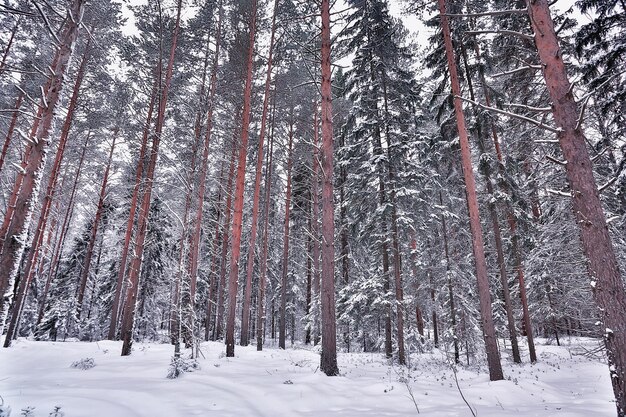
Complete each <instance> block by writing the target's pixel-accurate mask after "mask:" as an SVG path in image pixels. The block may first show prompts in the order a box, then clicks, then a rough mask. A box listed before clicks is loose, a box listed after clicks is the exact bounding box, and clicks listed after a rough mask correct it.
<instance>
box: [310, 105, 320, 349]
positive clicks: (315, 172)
mask: <svg viewBox="0 0 626 417" xmlns="http://www.w3.org/2000/svg"><path fill="white" fill-rule="evenodd" d="M313 123H314V124H313V160H312V161H311V165H312V166H311V171H312V173H311V236H312V238H311V257H312V258H313V297H312V299H313V313H312V314H313V344H314V345H316V346H317V344H318V343H319V342H320V317H319V316H320V279H321V278H320V273H321V270H320V242H321V236H320V225H319V217H320V209H319V199H320V197H319V181H320V174H319V172H320V169H319V168H320V158H319V150H320V149H319V133H318V127H317V126H318V116H317V103H315V109H314V122H313Z"/></svg>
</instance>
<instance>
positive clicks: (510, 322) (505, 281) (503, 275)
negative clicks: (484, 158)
mask: <svg viewBox="0 0 626 417" xmlns="http://www.w3.org/2000/svg"><path fill="white" fill-rule="evenodd" d="M461 54H462V55H463V67H464V69H465V75H466V79H467V86H468V89H469V93H470V97H471V99H472V101H475V100H476V97H475V94H474V85H473V82H472V77H471V74H470V70H469V67H468V60H469V59H468V57H467V50H466V49H465V45H464V44H463V43H461ZM482 83H483V88H484V89H485V92H487V91H486V90H487V89H486V87H485V85H484V78H483V79H482ZM475 110H477V109H475ZM492 129H495V126H492ZM492 133H493V134H495V131H492ZM476 136H477V137H476V143H477V145H478V150H479V152H480V154H481V155H486V154H487V151H486V149H485V143H484V141H483V139H484V138H483V129H482V125H481V122H480V121H478V123H477V126H476ZM495 143H498V141H497V140H495ZM495 143H494V144H495ZM496 149H497V151H496V154H497V155H500V157H501V154H500V147H499V143H498V146H497V147H496ZM480 171H482V174H483V176H484V177H485V183H486V185H487V194H488V195H489V199H490V200H493V202H491V201H489V202H488V203H487V210H488V211H489V217H490V220H491V228H492V229H493V238H494V243H495V246H496V259H497V262H498V267H499V269H500V283H501V285H502V294H503V296H504V310H505V312H506V319H507V329H508V331H509V339H510V340H511V351H512V353H513V362H515V363H522V358H521V356H520V352H519V345H518V344H517V331H516V330H515V318H514V317H513V303H512V301H511V290H510V289H509V278H508V274H507V272H506V261H505V259H504V245H503V244H502V232H501V229H500V220H499V219H498V211H497V209H496V203H495V191H494V189H493V184H492V182H491V167H490V166H489V164H488V163H487V164H481V166H480ZM510 218H513V216H512V214H510ZM512 231H513V232H514V231H515V230H514V229H512Z"/></svg>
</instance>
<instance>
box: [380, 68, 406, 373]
mask: <svg viewBox="0 0 626 417" xmlns="http://www.w3.org/2000/svg"><path fill="white" fill-rule="evenodd" d="M381 77H382V82H383V106H384V111H385V138H386V139H387V176H388V179H389V186H390V188H391V189H390V191H389V202H390V203H391V247H392V249H393V277H394V284H395V287H396V328H397V332H398V362H399V363H400V365H404V364H405V363H406V359H405V355H404V311H403V307H404V305H403V302H404V289H403V287H402V258H401V256H400V243H399V241H398V208H397V204H396V190H395V187H396V183H395V182H396V181H395V171H394V167H393V164H392V162H391V161H392V160H393V159H392V157H393V155H392V154H391V147H392V143H391V134H390V129H389V120H390V119H391V115H390V113H389V101H388V96H387V77H386V75H385V74H384V73H383V74H381Z"/></svg>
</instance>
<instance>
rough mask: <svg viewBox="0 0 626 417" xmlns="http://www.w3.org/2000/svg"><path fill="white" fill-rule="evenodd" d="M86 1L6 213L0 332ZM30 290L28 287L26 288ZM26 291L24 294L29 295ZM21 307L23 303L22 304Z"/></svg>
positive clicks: (68, 23) (63, 42)
mask: <svg viewBox="0 0 626 417" xmlns="http://www.w3.org/2000/svg"><path fill="white" fill-rule="evenodd" d="M84 3H85V1H84V0H74V1H73V2H72V3H71V5H70V7H69V8H68V10H67V12H68V14H69V15H70V17H69V18H68V19H66V20H65V23H64V25H63V27H62V29H61V33H60V35H59V39H60V44H59V45H58V46H57V49H56V52H55V56H54V59H53V63H52V65H51V66H50V68H51V73H52V74H53V75H52V76H51V77H49V78H48V82H47V83H46V86H45V87H44V88H43V92H44V97H45V98H43V99H42V102H41V104H40V105H39V111H38V115H39V117H38V118H37V119H35V122H33V129H32V134H31V136H30V143H29V145H28V148H27V150H26V152H25V155H24V160H23V162H22V169H23V170H22V171H20V173H19V174H18V176H17V178H16V180H15V184H14V187H13V191H14V192H13V196H12V197H11V198H10V200H11V202H10V207H9V208H10V209H7V212H6V213H5V219H4V222H3V227H2V231H1V232H0V244H1V248H2V249H1V255H0V295H2V299H0V333H1V330H2V327H3V323H4V318H5V317H6V312H7V308H8V300H9V299H10V298H11V293H12V287H13V282H14V280H15V277H16V275H17V272H18V269H19V266H20V262H21V259H22V254H23V252H24V248H25V247H26V246H27V245H28V242H27V240H28V227H29V223H30V220H31V217H32V214H33V213H32V212H33V208H34V205H35V198H36V196H35V195H34V192H35V190H36V189H37V188H38V186H39V183H40V182H41V177H42V175H43V166H44V163H45V159H46V153H47V150H48V149H47V148H48V144H49V135H50V130H51V128H52V122H53V120H54V114H55V109H56V106H57V104H58V101H59V97H60V94H61V89H62V88H63V84H64V80H65V73H66V70H67V67H68V64H69V61H70V58H71V55H72V51H73V48H74V44H75V42H76V39H77V38H78V31H79V27H80V24H81V20H82V15H83V9H84ZM25 290H26V288H25ZM25 290H24V293H25ZM20 304H21V303H20ZM20 310H21V305H20V306H18V305H15V306H14V314H13V315H12V317H11V324H10V327H11V328H12V329H11V330H12V331H14V330H15V329H16V326H17V320H18V318H19V315H20ZM12 335H13V332H11V334H9V335H7V338H6V339H5V347H8V346H9V345H10V344H11V336H12Z"/></svg>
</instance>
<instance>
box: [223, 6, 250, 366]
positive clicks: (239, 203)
mask: <svg viewBox="0 0 626 417" xmlns="http://www.w3.org/2000/svg"><path fill="white" fill-rule="evenodd" d="M256 14H257V0H252V4H251V11H250V22H249V27H248V30H249V35H250V42H249V45H248V59H247V63H246V85H245V88H244V92H243V117H242V122H241V138H240V141H239V158H238V164H237V180H236V182H235V206H234V210H233V211H234V214H233V243H232V247H231V253H230V273H229V285H228V319H227V320H226V357H229V358H232V357H234V356H235V316H236V310H237V284H238V282H237V281H238V279H239V257H240V254H241V253H240V252H241V230H242V226H243V192H244V188H245V187H244V186H245V179H246V155H247V150H248V136H249V130H248V129H249V127H250V105H251V101H252V69H253V66H254V38H255V34H256V18H257V16H256Z"/></svg>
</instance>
